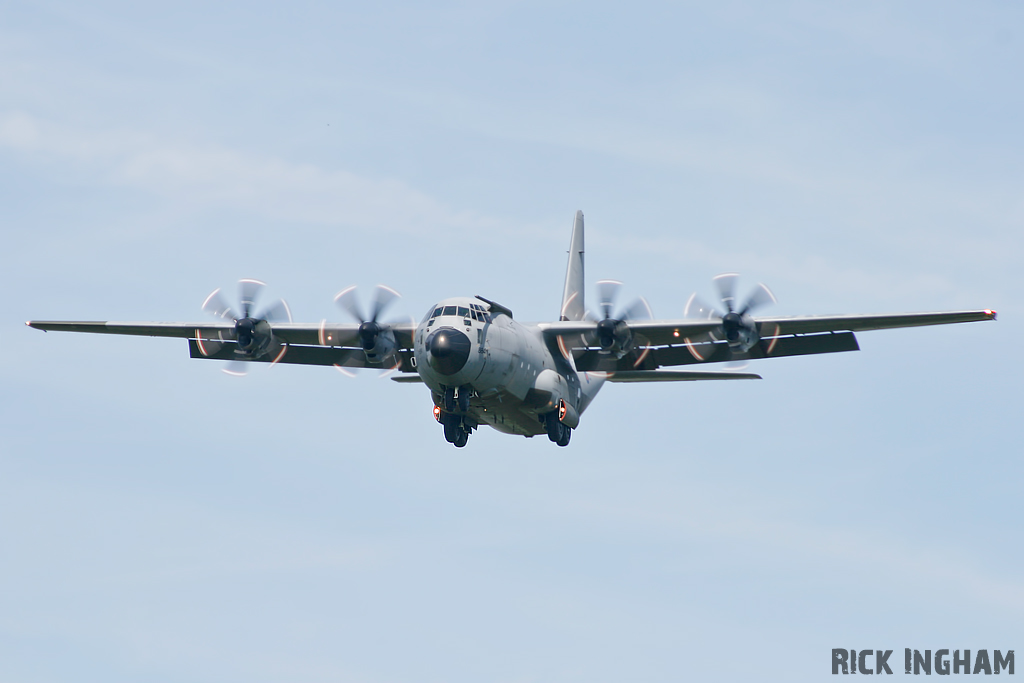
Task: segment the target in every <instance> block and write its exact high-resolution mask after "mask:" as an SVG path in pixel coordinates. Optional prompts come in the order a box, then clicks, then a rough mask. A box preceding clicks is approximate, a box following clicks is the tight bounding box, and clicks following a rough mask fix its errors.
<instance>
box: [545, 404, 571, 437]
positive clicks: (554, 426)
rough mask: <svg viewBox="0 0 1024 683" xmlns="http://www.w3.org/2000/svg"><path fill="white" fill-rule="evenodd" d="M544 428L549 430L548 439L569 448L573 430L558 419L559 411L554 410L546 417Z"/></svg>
mask: <svg viewBox="0 0 1024 683" xmlns="http://www.w3.org/2000/svg"><path fill="white" fill-rule="evenodd" d="M544 427H545V428H547V430H548V438H549V439H551V440H552V441H554V442H555V443H557V444H558V445H559V446H568V445H569V439H570V438H572V430H571V429H569V427H567V426H566V425H565V424H564V423H563V422H562V421H561V420H559V419H558V411H557V410H553V411H551V412H550V413H548V414H547V415H545V416H544Z"/></svg>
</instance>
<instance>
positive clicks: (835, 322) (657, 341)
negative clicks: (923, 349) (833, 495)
mask: <svg viewBox="0 0 1024 683" xmlns="http://www.w3.org/2000/svg"><path fill="white" fill-rule="evenodd" d="M995 318H996V313H995V311H992V310H988V309H986V310H977V311H950V312H939V313H892V314H883V315H832V316H803V317H786V318H782V317H778V318H755V319H754V322H755V323H756V324H757V327H758V332H759V335H760V341H759V342H758V344H756V345H755V346H754V347H753V348H751V349H750V350H749V351H746V352H743V353H739V352H735V351H733V350H732V349H730V348H729V345H728V344H726V343H725V342H724V341H719V340H716V339H715V338H712V337H711V336H709V334H708V333H714V332H715V331H716V330H719V332H720V325H721V323H720V320H718V319H714V320H699V321H694V320H689V319H680V320H656V321H637V322H634V321H627V324H628V326H629V329H630V330H631V331H632V332H633V333H634V335H635V338H636V341H637V344H636V347H635V348H634V349H633V350H631V351H630V352H629V353H628V354H626V355H624V356H622V357H621V358H618V357H615V356H614V355H610V354H607V353H604V352H602V351H601V350H600V349H599V348H596V346H595V345H594V343H593V341H592V339H593V337H592V336H588V335H587V334H586V333H587V332H591V331H594V330H596V325H597V323H594V322H589V321H578V322H577V321H570V322H559V323H547V324H542V325H541V326H540V327H541V329H543V330H544V331H545V334H547V335H553V336H556V337H558V338H560V339H561V340H563V341H562V344H563V346H564V347H566V348H567V349H569V348H571V349H572V352H573V356H574V358H575V364H576V368H577V370H580V371H584V372H598V371H603V372H616V373H617V372H622V371H651V370H655V369H657V368H660V367H666V366H677V365H690V364H698V363H716V362H722V361H737V360H740V361H742V360H750V359H757V358H769V357H771V358H774V357H781V356H800V355H808V354H818V353H838V352H842V351H856V350H858V349H859V348H860V347H859V345H858V344H857V339H856V337H855V336H854V334H853V333H854V332H861V331H867V330H883V329H893V328H900V327H920V326H925V325H948V324H952V323H962V322H977V321H983V320H995ZM718 339H721V335H720V334H719V335H718ZM623 381H626V380H623Z"/></svg>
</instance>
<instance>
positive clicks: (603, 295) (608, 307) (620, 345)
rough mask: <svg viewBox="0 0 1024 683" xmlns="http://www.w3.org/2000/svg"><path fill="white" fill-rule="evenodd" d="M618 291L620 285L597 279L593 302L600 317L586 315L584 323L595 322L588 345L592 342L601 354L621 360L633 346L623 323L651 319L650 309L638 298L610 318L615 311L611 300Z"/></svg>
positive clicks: (615, 282)
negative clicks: (595, 300) (594, 300)
mask: <svg viewBox="0 0 1024 683" xmlns="http://www.w3.org/2000/svg"><path fill="white" fill-rule="evenodd" d="M621 289H622V283H621V282H619V281H618V280H599V281H598V283H597V299H598V306H600V309H601V314H602V316H603V317H601V318H598V317H596V316H594V315H593V314H591V313H589V312H588V313H587V319H588V320H596V321H597V330H595V332H594V333H593V334H592V335H591V339H589V340H588V341H589V342H590V343H594V342H596V343H597V344H598V345H599V346H600V347H601V353H604V354H615V356H616V357H617V358H622V357H623V356H624V355H626V354H627V353H629V351H630V350H632V348H633V347H634V346H635V345H636V344H635V343H634V340H633V333H632V332H631V331H630V329H629V325H627V324H626V322H627V321H629V320H650V319H651V318H653V317H654V316H653V314H652V313H651V307H650V305H649V304H648V303H647V300H646V299H644V298H643V297H638V298H637V299H635V300H634V301H633V302H632V303H630V304H629V305H628V306H626V308H624V309H622V310H621V311H619V312H618V314H617V315H612V312H613V311H614V310H615V300H616V299H617V298H618V296H619V291H620V290H621Z"/></svg>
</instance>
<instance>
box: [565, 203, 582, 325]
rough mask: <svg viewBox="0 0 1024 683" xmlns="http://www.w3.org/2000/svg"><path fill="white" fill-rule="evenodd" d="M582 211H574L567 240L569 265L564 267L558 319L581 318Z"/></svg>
mask: <svg viewBox="0 0 1024 683" xmlns="http://www.w3.org/2000/svg"><path fill="white" fill-rule="evenodd" d="M583 288H584V283H583V212H582V211H577V212H576V219H575V220H574V221H573V223H572V240H571V241H570V242H569V265H568V266H567V267H566V269H565V291H564V292H563V293H562V314H561V316H560V317H559V320H583V318H584V316H585V315H586V308H584V306H583Z"/></svg>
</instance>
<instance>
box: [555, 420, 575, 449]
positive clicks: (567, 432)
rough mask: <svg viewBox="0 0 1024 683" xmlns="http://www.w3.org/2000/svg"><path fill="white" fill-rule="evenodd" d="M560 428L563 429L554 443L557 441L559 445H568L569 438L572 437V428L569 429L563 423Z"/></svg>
mask: <svg viewBox="0 0 1024 683" xmlns="http://www.w3.org/2000/svg"><path fill="white" fill-rule="evenodd" d="M559 424H561V423H559ZM562 429H563V432H562V436H561V437H560V438H559V439H558V441H556V442H555V443H557V444H558V445H559V446H568V445H569V439H571V438H572V430H571V429H569V428H568V427H566V426H565V425H562Z"/></svg>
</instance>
